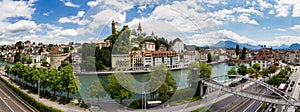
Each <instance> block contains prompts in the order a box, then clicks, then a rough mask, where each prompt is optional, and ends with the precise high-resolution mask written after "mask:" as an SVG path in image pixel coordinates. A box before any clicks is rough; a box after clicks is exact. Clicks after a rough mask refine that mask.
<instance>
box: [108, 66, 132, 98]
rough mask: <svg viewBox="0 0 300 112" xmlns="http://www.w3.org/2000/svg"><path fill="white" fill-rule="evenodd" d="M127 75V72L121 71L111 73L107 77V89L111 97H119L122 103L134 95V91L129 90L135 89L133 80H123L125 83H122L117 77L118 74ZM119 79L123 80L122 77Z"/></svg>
mask: <svg viewBox="0 0 300 112" xmlns="http://www.w3.org/2000/svg"><path fill="white" fill-rule="evenodd" d="M125 75H126V74H125V73H123V72H120V73H116V74H113V75H109V76H108V77H107V79H108V86H107V91H108V92H109V93H110V96H111V98H113V99H119V101H120V103H121V104H122V103H123V100H124V99H126V98H131V96H132V95H133V92H132V91H129V90H133V89H134V88H133V86H132V81H128V80H123V81H124V82H122V83H123V84H122V85H121V84H120V82H119V81H118V80H117V78H116V76H118V77H119V76H125ZM125 77H126V76H125ZM122 79H126V78H122ZM119 80H121V79H119ZM124 86H125V87H124Z"/></svg>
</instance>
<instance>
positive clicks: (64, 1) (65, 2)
mask: <svg viewBox="0 0 300 112" xmlns="http://www.w3.org/2000/svg"><path fill="white" fill-rule="evenodd" d="M60 1H61V2H63V3H64V5H65V6H68V7H75V8H79V7H80V5H77V4H74V3H72V2H71V0H60Z"/></svg>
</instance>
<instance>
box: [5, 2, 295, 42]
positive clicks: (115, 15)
mask: <svg viewBox="0 0 300 112" xmlns="http://www.w3.org/2000/svg"><path fill="white" fill-rule="evenodd" d="M0 13H1V14H0V40H1V43H0V44H10V43H16V42H17V41H25V40H31V41H35V42H42V43H68V42H70V41H74V42H96V41H97V40H101V39H103V38H105V37H107V36H108V35H110V34H111V22H112V21H113V20H114V21H117V22H118V23H119V24H118V27H119V30H120V29H121V28H122V26H123V25H128V26H129V27H130V28H131V29H132V30H136V29H137V25H138V24H139V23H141V25H142V30H143V31H142V32H145V33H146V34H147V35H150V34H151V33H152V32H153V33H154V34H155V35H156V36H158V37H165V38H166V39H168V40H174V39H175V38H180V39H181V40H182V41H183V42H184V43H185V44H194V45H198V46H204V45H213V44H215V43H217V42H219V41H222V40H231V41H234V42H239V43H249V44H252V45H258V44H265V45H267V46H280V45H283V44H284V45H291V44H293V43H300V18H299V17H300V2H297V0H187V1H186V0H176V1H173V0H91V1H89V0H24V1H18V0H0Z"/></svg>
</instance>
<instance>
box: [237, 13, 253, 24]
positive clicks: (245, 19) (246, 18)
mask: <svg viewBox="0 0 300 112" xmlns="http://www.w3.org/2000/svg"><path fill="white" fill-rule="evenodd" d="M249 16H250V15H249V14H242V15H240V16H238V17H237V22H240V23H248V24H254V25H258V23H257V22H256V21H255V20H253V19H250V18H249Z"/></svg>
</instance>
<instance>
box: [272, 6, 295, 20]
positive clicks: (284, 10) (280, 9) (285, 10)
mask: <svg viewBox="0 0 300 112" xmlns="http://www.w3.org/2000/svg"><path fill="white" fill-rule="evenodd" d="M275 7H277V8H276V12H277V15H276V16H277V17H286V16H288V15H289V10H290V8H291V6H290V5H281V6H275Z"/></svg>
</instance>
